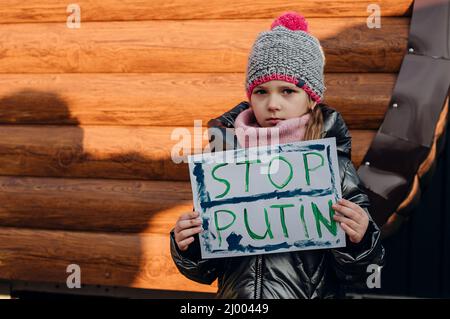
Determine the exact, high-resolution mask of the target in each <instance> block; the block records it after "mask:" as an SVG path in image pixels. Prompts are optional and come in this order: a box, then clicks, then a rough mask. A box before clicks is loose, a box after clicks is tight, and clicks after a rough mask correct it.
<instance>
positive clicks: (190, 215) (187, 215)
mask: <svg viewBox="0 0 450 319" xmlns="http://www.w3.org/2000/svg"><path fill="white" fill-rule="evenodd" d="M198 216H199V213H198V212H196V211H193V212H188V213H184V214H183V215H181V216H180V218H178V220H185V219H192V218H196V217H198Z"/></svg>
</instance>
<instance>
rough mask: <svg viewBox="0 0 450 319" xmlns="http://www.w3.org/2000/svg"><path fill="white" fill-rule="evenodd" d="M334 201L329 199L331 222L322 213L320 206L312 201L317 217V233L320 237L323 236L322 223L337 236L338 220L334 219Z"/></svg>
mask: <svg viewBox="0 0 450 319" xmlns="http://www.w3.org/2000/svg"><path fill="white" fill-rule="evenodd" d="M332 205H333V202H332V201H331V200H329V201H328V211H329V215H330V222H328V220H327V219H326V218H325V217H323V215H322V213H321V212H320V210H319V208H318V207H317V205H316V204H314V203H313V202H311V207H312V210H313V213H314V218H315V219H316V228H317V233H318V234H319V237H320V238H322V230H321V229H320V223H322V224H324V225H325V227H326V228H327V229H328V231H329V232H330V233H332V234H333V236H336V234H337V227H336V221H335V220H334V219H333V216H334V209H333V208H332Z"/></svg>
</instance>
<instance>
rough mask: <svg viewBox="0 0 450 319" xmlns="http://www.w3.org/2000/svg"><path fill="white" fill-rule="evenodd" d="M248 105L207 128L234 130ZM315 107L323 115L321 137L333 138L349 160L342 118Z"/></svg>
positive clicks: (349, 140) (325, 107)
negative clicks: (240, 114)
mask: <svg viewBox="0 0 450 319" xmlns="http://www.w3.org/2000/svg"><path fill="white" fill-rule="evenodd" d="M249 107H250V104H249V103H248V102H247V101H243V102H241V103H239V104H238V105H236V106H235V107H234V108H232V109H231V110H229V111H228V112H225V113H224V114H222V115H221V116H219V117H217V118H215V119H211V120H210V121H209V122H208V127H209V128H234V120H235V119H236V117H237V116H238V115H239V113H241V112H242V111H244V110H246V109H248V108H249ZM316 107H320V108H321V110H322V115H323V122H324V125H323V131H322V137H323V138H327V137H335V138H336V147H337V151H338V154H339V155H342V156H345V157H347V158H348V159H351V145H352V138H351V136H350V131H349V130H348V128H347V125H346V124H345V122H344V119H343V118H342V115H341V114H340V113H339V112H338V111H336V110H335V109H334V108H331V107H329V106H328V105H326V104H325V103H319V104H318V105H317V106H316Z"/></svg>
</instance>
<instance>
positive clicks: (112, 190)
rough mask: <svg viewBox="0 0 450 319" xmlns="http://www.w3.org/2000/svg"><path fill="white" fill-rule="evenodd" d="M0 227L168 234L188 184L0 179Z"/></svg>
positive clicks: (186, 206) (184, 205)
mask: <svg viewBox="0 0 450 319" xmlns="http://www.w3.org/2000/svg"><path fill="white" fill-rule="evenodd" d="M0 202H1V203H2V205H0V226H8V227H19V228H40V229H60V230H78V231H92V232H122V233H153V234H162V235H167V234H168V233H169V232H170V230H171V229H172V227H174V225H175V222H176V220H177V219H178V217H179V215H180V214H181V213H183V212H188V211H191V210H192V207H193V205H192V192H191V186H190V183H189V182H167V181H131V180H107V179H68V178H37V177H16V176H0Z"/></svg>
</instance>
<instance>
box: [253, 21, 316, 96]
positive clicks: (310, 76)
mask: <svg viewBox="0 0 450 319" xmlns="http://www.w3.org/2000/svg"><path fill="white" fill-rule="evenodd" d="M324 59H325V57H324V56H323V51H322V48H321V46H320V42H319V40H318V39H317V38H315V37H314V36H312V35H311V34H309V33H308V24H307V22H306V20H305V18H304V17H303V16H301V15H300V14H298V13H296V12H286V13H285V14H283V15H281V16H280V17H279V18H277V19H276V20H275V21H274V22H273V23H272V26H271V30H270V31H264V32H261V33H260V34H259V35H258V36H257V38H256V41H255V43H254V44H253V47H252V50H251V53H250V56H249V59H248V65H247V73H246V87H245V88H246V93H247V97H248V99H249V101H250V96H251V95H252V92H253V89H254V88H255V87H256V86H258V85H260V84H262V83H265V82H268V81H272V80H281V81H286V82H290V83H293V84H295V85H297V86H298V87H300V88H302V89H303V90H304V91H305V92H306V93H307V94H308V95H309V96H310V97H311V99H312V100H313V101H315V102H317V103H319V102H320V101H321V100H322V99H323V94H324V92H325V86H324V79H323V72H324V64H325V61H324Z"/></svg>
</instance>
